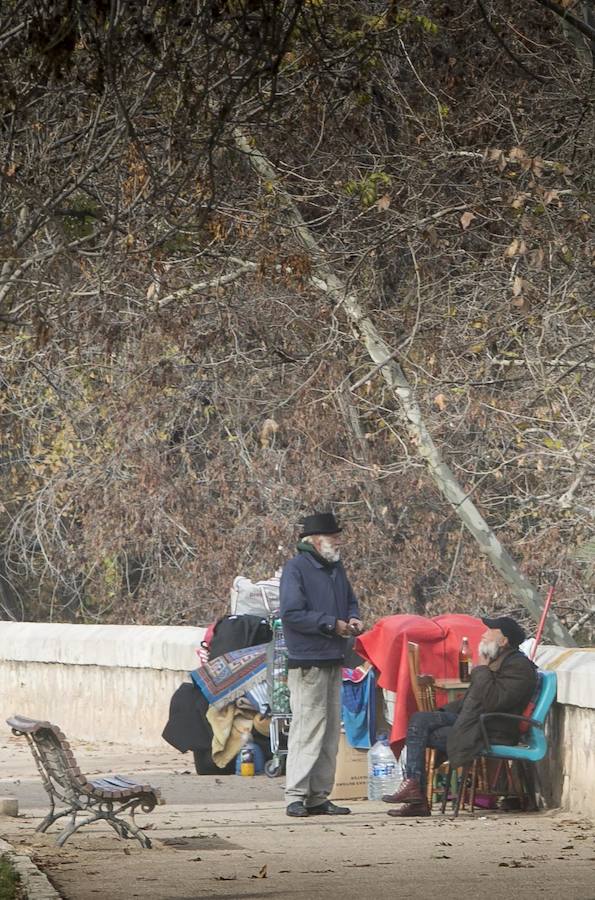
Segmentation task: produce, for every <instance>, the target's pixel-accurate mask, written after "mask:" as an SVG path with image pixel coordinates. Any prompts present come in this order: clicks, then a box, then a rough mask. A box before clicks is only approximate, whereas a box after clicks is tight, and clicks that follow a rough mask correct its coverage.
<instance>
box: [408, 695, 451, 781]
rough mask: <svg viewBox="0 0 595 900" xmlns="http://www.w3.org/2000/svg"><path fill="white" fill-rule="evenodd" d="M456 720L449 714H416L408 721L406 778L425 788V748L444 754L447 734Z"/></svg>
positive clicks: (437, 712) (438, 712)
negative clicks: (414, 780) (432, 748)
mask: <svg viewBox="0 0 595 900" xmlns="http://www.w3.org/2000/svg"><path fill="white" fill-rule="evenodd" d="M456 720H457V714H456V713H451V712H440V711H439V710H437V711H436V712H416V713H413V715H412V716H411V718H410V719H409V725H408V727H407V738H406V740H405V746H406V748H407V764H406V766H405V770H406V774H407V778H415V779H417V781H419V783H420V784H421V786H422V788H425V783H426V748H427V747H434V748H435V749H436V750H441V751H442V752H443V753H446V739H447V737H448V733H449V731H450V729H451V728H452V726H453V725H454V723H455V722H456Z"/></svg>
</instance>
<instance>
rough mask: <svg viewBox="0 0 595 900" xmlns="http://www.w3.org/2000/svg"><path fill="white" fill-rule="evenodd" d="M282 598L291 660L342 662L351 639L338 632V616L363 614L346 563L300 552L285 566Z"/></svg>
mask: <svg viewBox="0 0 595 900" xmlns="http://www.w3.org/2000/svg"><path fill="white" fill-rule="evenodd" d="M279 601H280V605H281V619H282V621H283V632H284V635H285V641H286V643H287V651H288V655H289V658H290V660H291V659H296V660H300V661H301V660H303V661H308V660H312V661H313V662H315V661H318V660H336V662H337V663H340V662H342V660H343V657H344V656H345V651H346V649H347V640H346V638H342V637H339V636H338V635H337V634H335V633H334V629H335V625H336V622H337V619H343V621H345V622H348V621H349V619H351V618H359V607H358V603H357V600H356V598H355V594H354V593H353V589H352V587H351V585H350V583H349V580H348V578H347V575H346V574H345V569H344V568H343V565H342V563H340V562H339V563H337V564H336V565H334V566H333V567H332V568H329V567H328V566H325V565H323V564H322V563H321V562H319V561H318V560H317V559H316V558H315V557H314V556H313V555H312V554H311V553H298V555H297V556H294V557H293V559H290V560H289V562H287V563H285V565H284V566H283V574H282V575H281V585H280V588H279Z"/></svg>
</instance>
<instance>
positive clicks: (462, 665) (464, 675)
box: [459, 637, 471, 681]
mask: <svg viewBox="0 0 595 900" xmlns="http://www.w3.org/2000/svg"><path fill="white" fill-rule="evenodd" d="M459 680H460V681H470V680H471V650H470V649H469V638H466V637H464V638H463V640H462V642H461V649H460V650H459Z"/></svg>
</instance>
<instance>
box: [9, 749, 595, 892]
mask: <svg viewBox="0 0 595 900" xmlns="http://www.w3.org/2000/svg"><path fill="white" fill-rule="evenodd" d="M75 752H76V756H77V758H78V761H79V764H80V765H81V768H83V769H85V771H86V773H87V774H91V773H92V772H100V771H103V772H106V771H107V770H111V771H117V772H120V773H122V774H126V773H127V774H132V775H139V776H140V775H141V774H142V778H143V780H149V781H151V782H152V783H154V784H157V785H161V786H162V787H163V790H164V794H165V796H166V799H167V800H168V804H167V805H166V806H163V807H160V808H159V809H158V810H155V811H154V812H153V813H151V814H150V815H139V816H138V822H139V824H141V825H142V826H143V827H147V828H148V829H149V830H148V833H149V834H150V835H151V837H152V839H153V841H154V844H155V846H154V849H153V850H150V851H143V850H141V849H140V847H139V846H138V844H137V843H136V842H130V841H128V842H124V841H121V840H119V839H118V838H117V837H116V835H115V834H114V832H113V831H111V830H108V829H107V827H104V826H102V825H100V826H94V827H92V828H87V829H83V831H82V832H78V833H77V834H75V835H74V836H73V837H72V838H71V839H70V841H69V842H68V843H67V844H66V846H65V847H64V848H63V849H61V850H60V849H58V848H57V847H56V846H55V844H54V842H53V836H52V834H51V833H50V834H49V835H38V834H35V832H34V829H35V826H36V824H37V823H38V821H39V819H40V818H41V816H42V814H43V792H40V791H39V786H38V779H37V775H36V773H35V770H34V767H33V761H32V759H30V758H29V757H28V750H27V751H26V752H25V749H24V748H22V747H21V745H20V744H19V743H17V742H16V740H13V739H10V740H8V741H5V743H4V744H3V745H0V795H7V794H9V793H11V794H12V795H16V796H18V797H19V800H20V805H21V814H20V815H19V817H18V818H17V819H9V818H4V819H0V836H1V837H3V838H4V839H5V840H7V841H8V842H10V843H11V844H12V845H13V846H15V847H16V848H17V849H18V850H19V852H20V853H27V854H29V855H30V856H31V857H32V858H33V860H34V861H35V862H37V863H38V864H39V865H40V866H41V868H42V869H43V870H44V871H45V872H46V873H47V875H48V876H49V878H50V880H51V882H52V883H53V884H54V886H55V887H56V888H57V890H58V891H59V893H60V894H61V896H62V897H64V898H65V900H97V898H101V900H130V898H136V897H138V898H144V900H211V898H212V900H240V898H256V897H258V898H267V897H268V898H275V900H276V898H284V900H285V898H287V900H364V898H366V900H367V898H369V900H384V898H391V900H393V898H398V897H403V898H412V900H427V898H430V900H449V898H457V900H466V898H474V900H476V898H477V897H481V896H482V895H485V896H488V897H489V898H490V900H505V898H506V900H508V898H510V897H511V896H520V897H522V898H523V900H536V898H559V897H562V898H563V900H595V835H594V830H593V824H592V823H591V822H589V821H587V820H583V819H577V818H576V817H573V816H570V815H568V814H564V813H561V812H553V813H547V814H538V815H511V814H506V815H505V814H502V813H491V814H487V815H485V814H476V815H475V816H474V817H471V816H468V815H462V816H461V817H460V818H459V819H458V820H456V821H454V820H453V819H452V818H451V817H450V816H444V817H443V816H440V815H435V816H433V817H432V818H431V819H422V820H418V821H416V820H413V821H410V820H404V821H401V822H399V821H395V820H392V819H391V818H389V817H388V816H387V815H386V807H385V806H384V804H382V803H380V802H378V803H376V802H374V803H373V802H358V803H353V804H352V809H353V813H352V815H351V816H349V817H345V818H341V819H337V818H329V817H319V818H312V819H306V820H294V819H288V818H287V817H286V816H285V813H284V806H283V799H282V783H281V782H280V781H277V780H273V781H271V780H268V779H265V778H263V777H259V778H254V779H245V778H236V777H228V778H219V779H216V778H205V777H201V778H199V777H197V776H196V775H193V774H184V773H186V772H188V771H189V769H190V766H189V764H188V763H189V757H184V756H180V755H179V754H175V753H174V752H171V751H168V750H167V748H165V749H164V750H163V751H156V752H152V753H151V752H148V753H140V754H139V753H138V751H130V750H127V749H126V748H121V747H114V746H112V747H111V748H110V747H102V748H97V747H93V746H91V745H84V746H77V747H76V748H75ZM110 760H111V762H110ZM99 763H101V764H100V765H98V764H99ZM15 782H16V783H15Z"/></svg>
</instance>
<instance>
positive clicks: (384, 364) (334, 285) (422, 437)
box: [234, 129, 576, 647]
mask: <svg viewBox="0 0 595 900" xmlns="http://www.w3.org/2000/svg"><path fill="white" fill-rule="evenodd" d="M234 138H235V141H236V145H237V147H238V149H239V150H240V151H241V152H242V153H244V154H245V155H246V157H247V159H248V160H249V162H250V164H251V166H252V168H253V169H254V171H255V172H256V173H257V174H258V175H259V176H260V177H261V178H262V179H263V180H265V181H266V182H268V183H269V184H270V185H272V186H273V190H274V191H275V192H276V196H277V198H278V201H279V204H280V211H281V212H282V213H283V214H284V215H285V218H286V221H287V222H288V224H289V225H291V227H292V229H293V231H294V232H295V234H296V235H297V236H298V237H299V239H300V241H301V242H302V244H303V245H304V246H305V247H306V249H307V250H308V251H309V252H310V254H311V255H312V261H313V269H312V274H311V276H310V280H311V282H312V284H313V285H314V286H315V287H317V288H318V289H319V290H322V291H324V292H325V293H327V294H328V295H329V296H330V297H331V298H332V299H333V300H334V301H335V302H336V304H337V305H338V306H342V307H343V309H344V310H345V312H346V314H347V316H348V318H349V319H350V321H351V323H352V325H353V327H354V330H355V332H356V334H357V336H358V337H359V339H360V340H361V341H362V343H363V344H364V345H365V347H366V349H367V351H368V353H369V355H370V357H371V359H372V361H373V362H374V363H375V364H376V365H378V366H380V368H379V371H380V372H382V375H383V377H384V379H385V381H386V383H387V384H388V385H389V387H390V388H391V390H392V391H393V393H394V394H395V396H396V397H397V400H398V402H399V404H400V406H401V409H402V410H403V412H404V414H405V417H406V420H407V429H408V431H409V435H410V438H411V440H412V442H413V443H414V444H415V446H416V448H417V452H418V453H419V455H420V456H421V457H422V458H423V459H424V460H425V462H426V464H427V467H428V470H429V472H430V475H431V477H432V478H433V480H434V482H435V483H436V485H437V487H438V488H439V490H440V491H441V492H442V494H443V495H444V496H445V497H446V499H447V500H448V502H449V503H450V504H451V505H452V507H453V508H454V510H455V512H456V514H457V515H458V516H459V518H460V519H461V521H462V522H463V523H464V525H465V527H466V528H467V530H468V531H469V532H470V533H471V534H472V535H473V537H474V538H475V540H476V541H477V543H478V544H479V546H480V548H481V550H482V552H483V553H485V555H486V556H487V557H488V559H489V560H490V562H491V563H492V565H493V566H494V567H495V569H496V570H497V571H498V572H499V573H500V575H501V576H502V578H503V579H504V581H505V582H506V584H507V585H508V586H509V588H510V590H511V593H512V594H513V596H515V597H516V598H517V599H518V600H519V601H520V602H521V603H522V604H523V606H524V607H525V608H526V609H527V610H528V611H529V613H530V615H531V616H532V617H533V619H534V620H535V621H536V622H538V621H539V619H540V616H541V612H542V605H543V603H542V599H541V597H540V595H539V593H538V591H537V590H536V589H535V588H534V587H533V585H532V584H531V582H530V581H529V580H528V579H527V578H526V577H525V575H523V573H522V572H521V571H520V569H519V568H518V566H517V564H516V563H515V561H514V560H513V558H512V557H511V556H510V554H509V553H508V551H507V550H506V549H505V548H504V547H503V546H502V544H501V543H500V541H499V540H498V538H497V537H496V535H495V534H494V532H493V531H492V529H491V528H490V527H489V525H488V523H487V522H486V521H485V519H484V518H483V516H482V515H481V513H480V512H479V510H478V509H477V508H476V506H475V504H474V503H473V501H472V500H471V499H470V498H469V497H468V496H467V494H466V493H465V492H464V491H463V489H462V488H461V487H460V485H459V484H458V482H457V480H456V478H455V475H454V473H453V472H452V470H451V469H450V467H449V466H448V465H447V464H446V463H445V462H444V460H443V459H442V457H441V454H440V451H439V449H438V447H437V446H436V445H435V443H434V441H433V439H432V436H431V435H430V433H429V432H428V430H427V428H426V426H425V423H424V420H423V416H422V412H421V409H420V407H419V404H418V403H417V401H416V399H415V397H414V394H413V391H412V389H411V386H410V384H409V382H408V381H407V378H406V377H405V375H404V373H403V370H402V369H401V367H400V366H399V365H398V363H397V362H395V360H394V358H392V356H393V354H392V351H391V348H390V347H389V346H388V345H387V344H386V343H385V341H384V340H383V339H382V337H381V336H380V334H379V333H378V331H377V329H376V327H375V326H374V323H373V322H372V321H371V319H370V318H369V317H368V316H367V314H366V312H365V310H364V309H363V308H362V306H361V305H360V303H359V301H358V298H357V296H356V295H355V294H354V293H353V292H352V291H350V290H349V289H348V288H347V286H346V285H345V284H344V283H343V282H342V281H341V279H340V278H338V277H337V276H336V275H335V273H334V272H333V271H332V269H331V268H330V266H329V265H328V262H327V261H326V259H325V256H324V253H323V251H322V250H321V248H320V247H319V245H318V242H317V241H316V238H315V237H314V235H313V234H312V232H311V231H310V228H309V227H308V225H307V224H306V222H305V221H304V219H303V217H302V214H301V212H300V211H299V209H298V207H297V206H296V204H295V202H294V201H293V199H292V198H291V196H290V195H289V194H288V193H287V191H286V190H285V189H284V188H283V187H281V186H280V185H279V183H278V176H277V172H276V171H275V169H274V167H273V166H272V164H271V163H270V161H269V160H268V159H267V158H266V157H265V156H264V155H263V154H262V153H261V152H260V151H259V150H258V149H256V148H255V147H254V146H253V144H252V142H251V141H249V140H248V139H247V138H246V137H245V135H244V134H243V133H242V132H241V131H240V130H239V129H236V130H235V131H234ZM544 631H545V633H546V634H547V636H548V637H549V638H550V640H552V641H553V642H554V643H555V644H559V645H560V646H563V647H574V646H576V642H575V641H574V639H573V638H572V636H571V635H570V634H569V632H568V631H567V630H566V628H565V627H564V626H563V625H562V623H561V622H560V620H559V619H558V618H557V617H556V616H555V615H554V613H550V615H549V618H548V621H547V622H546V624H545V628H544Z"/></svg>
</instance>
